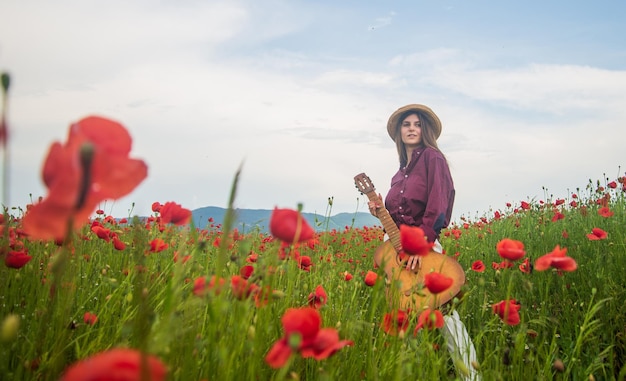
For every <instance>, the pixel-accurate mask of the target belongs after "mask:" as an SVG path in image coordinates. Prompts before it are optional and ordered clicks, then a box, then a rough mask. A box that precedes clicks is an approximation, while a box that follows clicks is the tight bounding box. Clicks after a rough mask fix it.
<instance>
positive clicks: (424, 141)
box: [368, 104, 479, 380]
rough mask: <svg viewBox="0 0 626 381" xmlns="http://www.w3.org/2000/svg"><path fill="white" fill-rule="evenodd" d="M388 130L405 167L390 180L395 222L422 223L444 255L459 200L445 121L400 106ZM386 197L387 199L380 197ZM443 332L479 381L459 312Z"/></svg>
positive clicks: (412, 261)
mask: <svg viewBox="0 0 626 381" xmlns="http://www.w3.org/2000/svg"><path fill="white" fill-rule="evenodd" d="M387 132H388V133H389V136H390V137H391V139H393V140H394V141H395V143H396V147H397V149H398V158H399V160H400V169H399V170H398V172H397V173H396V174H395V175H394V176H393V177H392V178H391V188H390V189H389V192H388V193H387V197H386V198H385V207H386V209H387V210H388V211H389V214H390V215H391V218H392V219H393V220H394V222H395V223H396V225H398V226H400V225H402V224H404V225H410V226H418V227H420V228H421V229H422V230H423V231H424V234H425V235H426V238H427V239H428V241H429V242H434V243H435V246H434V247H433V250H435V251H437V252H439V253H441V252H442V247H441V245H440V244H439V240H438V238H439V233H440V232H441V229H443V228H445V227H447V226H448V224H449V223H450V218H451V216H452V206H453V204H454V195H455V190H454V183H453V181H452V176H451V174H450V168H449V167H448V162H447V160H446V158H445V156H444V155H443V153H442V152H441V151H440V150H439V148H438V147H437V139H438V138H439V135H441V121H440V120H439V117H437V115H436V114H435V113H434V112H433V111H432V110H431V109H430V108H428V107H426V106H424V105H420V104H410V105H407V106H404V107H401V108H399V109H398V110H396V111H395V112H394V113H393V114H391V117H390V118H389V121H388V122H387ZM380 199H381V200H382V197H381V198H380ZM368 206H369V210H370V213H372V215H374V216H376V217H378V211H379V210H380V208H381V207H382V205H380V204H377V203H376V202H372V201H370V202H369V203H368ZM419 258H420V257H419V256H417V255H414V256H409V259H408V260H407V265H406V266H407V270H411V269H414V268H415V267H419V265H420V263H419ZM444 321H445V325H444V327H443V328H442V332H443V334H444V336H445V337H446V342H447V346H448V350H449V351H450V354H451V355H452V356H453V357H454V358H455V359H459V358H460V359H461V360H462V361H463V363H464V364H465V368H466V369H467V372H465V371H463V372H461V373H462V374H465V373H466V377H467V378H468V379H473V380H478V379H479V376H478V374H477V373H476V371H475V369H474V368H473V367H472V364H471V363H472V362H475V361H476V351H475V349H474V344H473V343H472V341H471V339H470V338H469V335H468V334H467V330H466V329H465V326H464V325H463V323H462V322H461V320H460V317H459V314H458V312H456V310H452V312H451V313H449V314H448V315H446V316H445V317H444Z"/></svg>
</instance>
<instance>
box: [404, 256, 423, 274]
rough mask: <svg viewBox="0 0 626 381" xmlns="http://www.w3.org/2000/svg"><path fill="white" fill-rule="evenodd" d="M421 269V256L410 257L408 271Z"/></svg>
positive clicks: (407, 263)
mask: <svg viewBox="0 0 626 381" xmlns="http://www.w3.org/2000/svg"><path fill="white" fill-rule="evenodd" d="M420 267H422V257H420V256H419V255H410V256H409V259H407V261H406V269H407V271H414V270H415V269H417V270H419V269H420Z"/></svg>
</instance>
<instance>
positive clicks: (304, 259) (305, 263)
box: [298, 255, 313, 271]
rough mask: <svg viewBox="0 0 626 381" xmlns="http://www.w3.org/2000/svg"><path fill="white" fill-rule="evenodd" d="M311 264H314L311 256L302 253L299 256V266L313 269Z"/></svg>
mask: <svg viewBox="0 0 626 381" xmlns="http://www.w3.org/2000/svg"><path fill="white" fill-rule="evenodd" d="M311 266H313V262H312V261H311V257H309V256H308V255H301V256H300V257H298V267H300V268H301V269H302V270H304V271H311Z"/></svg>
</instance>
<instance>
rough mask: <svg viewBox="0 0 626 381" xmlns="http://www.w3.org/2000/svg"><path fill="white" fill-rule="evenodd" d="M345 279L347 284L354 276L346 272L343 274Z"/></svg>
mask: <svg viewBox="0 0 626 381" xmlns="http://www.w3.org/2000/svg"><path fill="white" fill-rule="evenodd" d="M343 279H344V280H345V281H346V282H347V281H349V280H352V274H350V273H349V272H347V271H346V272H345V273H344V274H343Z"/></svg>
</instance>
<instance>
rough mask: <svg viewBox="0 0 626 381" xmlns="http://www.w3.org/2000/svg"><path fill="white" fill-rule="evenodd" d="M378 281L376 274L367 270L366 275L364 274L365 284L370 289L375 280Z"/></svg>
mask: <svg viewBox="0 0 626 381" xmlns="http://www.w3.org/2000/svg"><path fill="white" fill-rule="evenodd" d="M377 279H378V274H376V273H375V272H373V271H372V270H369V271H368V272H367V274H365V284H366V285H368V286H370V287H372V286H374V285H375V284H376V280H377Z"/></svg>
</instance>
